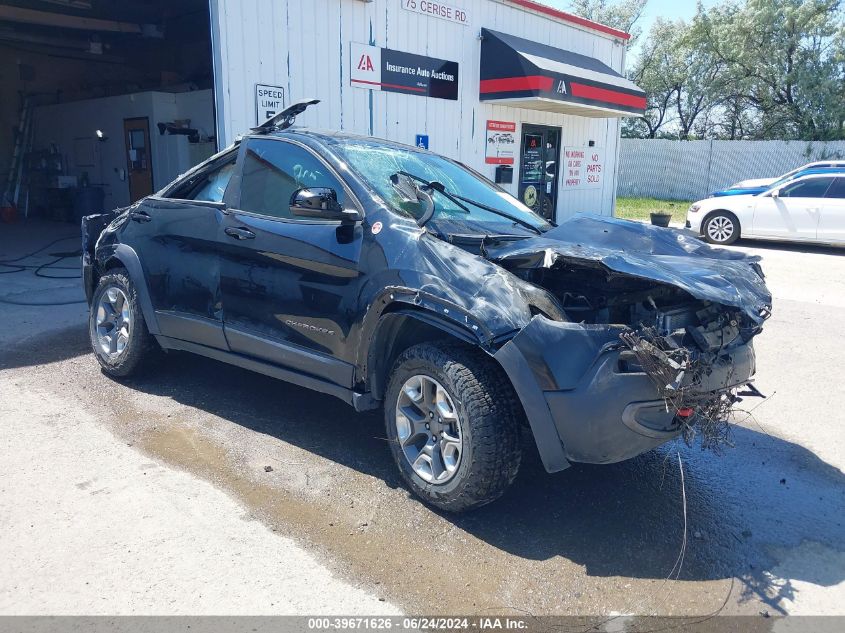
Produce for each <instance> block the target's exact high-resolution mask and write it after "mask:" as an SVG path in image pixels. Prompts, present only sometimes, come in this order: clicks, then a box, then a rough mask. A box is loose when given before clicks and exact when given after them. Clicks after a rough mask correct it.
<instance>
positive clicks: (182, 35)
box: [0, 0, 217, 223]
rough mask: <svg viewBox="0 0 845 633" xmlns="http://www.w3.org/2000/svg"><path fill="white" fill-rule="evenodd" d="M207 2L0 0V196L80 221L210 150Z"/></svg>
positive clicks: (160, 182) (24, 210)
mask: <svg viewBox="0 0 845 633" xmlns="http://www.w3.org/2000/svg"><path fill="white" fill-rule="evenodd" d="M210 39H211V38H210V26H209V13H208V2H207V0H142V1H138V2H116V1H114V0H18V1H14V0H13V1H5V2H2V3H0V187H2V190H0V195H1V196H2V200H0V204H1V205H2V207H3V217H4V219H6V220H7V221H14V220H29V219H48V220H56V221H65V222H74V223H78V221H79V218H80V217H81V216H82V215H86V214H89V213H96V212H99V211H101V210H103V209H111V208H115V207H120V206H124V205H127V204H129V203H131V202H134V201H135V200H137V199H138V198H140V197H143V196H144V195H148V194H149V193H152V192H153V191H157V190H158V189H160V188H161V187H163V186H164V185H166V184H167V183H168V182H170V181H171V180H173V179H174V178H175V177H176V176H178V174H180V173H182V172H184V171H185V170H187V169H188V168H189V167H191V166H192V165H194V164H196V163H198V162H200V161H202V160H203V159H205V158H206V157H208V156H210V155H211V154H213V153H214V151H215V150H216V147H217V146H216V139H215V128H216V126H215V114H214V96H213V94H212V90H213V83H214V82H213V69H212V61H211V60H212V57H211V41H210Z"/></svg>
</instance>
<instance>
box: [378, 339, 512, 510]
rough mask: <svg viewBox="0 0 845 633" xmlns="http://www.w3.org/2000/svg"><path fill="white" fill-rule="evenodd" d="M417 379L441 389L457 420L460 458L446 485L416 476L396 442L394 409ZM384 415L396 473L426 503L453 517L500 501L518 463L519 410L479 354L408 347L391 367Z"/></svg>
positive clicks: (500, 375) (505, 383)
mask: <svg viewBox="0 0 845 633" xmlns="http://www.w3.org/2000/svg"><path fill="white" fill-rule="evenodd" d="M419 375H422V376H427V377H429V378H432V379H434V380H435V381H436V382H437V383H439V384H440V385H441V386H442V387H443V389H444V390H445V391H446V392H447V394H448V396H449V397H450V398H451V400H452V401H453V403H454V406H455V410H456V412H457V414H458V418H459V420H460V436H461V440H462V445H463V446H462V449H461V456H460V460H459V462H458V465H457V469H456V470H455V471H454V474H453V475H452V477H451V479H449V480H448V481H446V482H445V483H433V482H431V481H426V480H425V479H423V478H422V477H420V476H419V475H418V474H417V472H416V471H415V470H414V468H413V467H412V465H411V462H410V461H409V458H407V457H406V456H405V452H404V450H403V448H402V446H401V443H400V440H399V432H398V430H397V424H396V418H397V416H396V408H397V404H398V402H399V397H400V395H401V394H400V390H401V389H402V387H403V386H404V385H405V383H406V381H408V380H410V379H413V378H414V377H415V376H419ZM384 410H385V425H386V428H387V437H388V439H389V440H390V447H391V451H392V453H393V458H394V460H395V461H396V465H397V466H398V467H399V472H400V473H401V474H402V478H403V479H404V480H405V482H406V483H407V484H408V486H409V487H410V488H411V490H412V491H413V492H414V493H415V494H416V495H417V496H419V497H420V498H421V499H423V501H425V502H426V503H429V504H431V505H432V506H435V507H437V508H439V509H441V510H447V511H451V512H462V511H465V510H470V509H473V508H476V507H479V506H482V505H484V504H486V503H490V502H491V501H494V500H496V499H498V498H499V497H500V496H502V494H503V493H504V492H505V490H506V489H507V488H508V486H509V485H510V484H511V482H513V480H514V478H515V477H516V474H517V472H518V470H519V463H520V460H521V458H522V450H521V443H520V428H521V426H522V424H521V422H522V421H523V419H524V417H525V416H524V413H523V410H522V405H521V404H520V402H519V400H518V399H517V396H516V393H515V392H514V389H513V386H512V385H511V383H510V381H509V380H508V378H507V376H506V375H505V374H504V371H503V370H502V369H501V368H500V367H499V366H498V365H497V364H496V363H495V361H493V360H492V359H491V358H490V357H489V356H487V355H486V354H485V353H484V352H482V351H481V350H479V349H476V348H472V347H469V346H464V345H461V344H458V345H456V344H454V343H444V342H437V343H421V344H419V345H414V346H413V347H410V348H408V349H407V350H405V352H403V353H402V354H401V355H400V356H399V358H398V359H397V360H396V363H395V364H394V366H393V372H392V374H391V377H390V383H389V385H388V388H387V394H386V398H385V405H384ZM426 428H428V426H426Z"/></svg>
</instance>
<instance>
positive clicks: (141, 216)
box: [129, 211, 152, 222]
mask: <svg viewBox="0 0 845 633" xmlns="http://www.w3.org/2000/svg"><path fill="white" fill-rule="evenodd" d="M129 219H130V220H134V221H135V222H150V221H151V220H152V218H151V217H150V214H149V213H147V212H146V211H130V212H129Z"/></svg>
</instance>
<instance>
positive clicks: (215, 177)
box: [167, 152, 238, 202]
mask: <svg viewBox="0 0 845 633" xmlns="http://www.w3.org/2000/svg"><path fill="white" fill-rule="evenodd" d="M237 158H238V153H237V152H233V154H232V155H231V156H227V157H226V158H225V159H224V160H223V162H222V163H221V162H219V161H218V162H216V163H215V164H213V165H210V166H209V167H207V168H206V169H204V170H203V171H200V172H198V173H196V174H193V175H192V176H190V177H189V178H187V179H185V180H184V181H182V182H180V183H179V184H178V185H176V187H175V188H173V189H172V190H171V191H170V192H168V195H167V197H168V198H176V199H178V200H197V201H202V202H222V201H223V194H224V193H225V192H226V186H227V185H228V184H229V180H230V179H231V178H232V174H233V173H234V171H235V161H236V160H237Z"/></svg>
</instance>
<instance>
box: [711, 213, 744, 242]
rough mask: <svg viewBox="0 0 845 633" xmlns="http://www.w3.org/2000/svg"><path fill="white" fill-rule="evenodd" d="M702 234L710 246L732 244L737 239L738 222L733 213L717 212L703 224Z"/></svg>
mask: <svg viewBox="0 0 845 633" xmlns="http://www.w3.org/2000/svg"><path fill="white" fill-rule="evenodd" d="M703 232H704V239H705V240H707V241H708V242H710V243H711V244H733V243H734V242H736V241H737V240H738V239H739V220H737V218H736V216H735V215H734V214H733V213H730V212H728V211H717V212H716V213H714V214H713V215H711V216H710V217H709V218H707V220H706V221H705V222H704V231H703Z"/></svg>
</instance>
